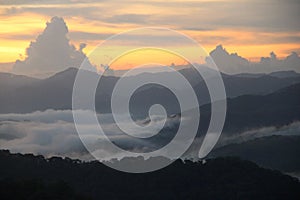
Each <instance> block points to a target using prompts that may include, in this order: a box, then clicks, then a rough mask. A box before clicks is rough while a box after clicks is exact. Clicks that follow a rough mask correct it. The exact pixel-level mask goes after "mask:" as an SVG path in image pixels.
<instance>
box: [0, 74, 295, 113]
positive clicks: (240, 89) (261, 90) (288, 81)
mask: <svg viewBox="0 0 300 200" xmlns="http://www.w3.org/2000/svg"><path fill="white" fill-rule="evenodd" d="M77 70H78V69H76V68H69V69H67V70H65V71H62V72H59V73H57V74H55V75H54V76H51V77H49V78H46V79H35V78H30V77H26V76H19V75H13V74H8V73H0V102H1V105H0V113H27V112H33V111H37V110H46V109H71V108H72V106H71V102H72V89H73V83H74V80H75V76H76V73H77ZM162 73H172V72H161V73H156V74H155V76H160V75H162ZM180 73H182V74H183V75H184V76H185V77H186V78H187V79H188V80H189V81H190V83H191V85H192V86H193V88H194V90H195V92H196V94H197V96H198V99H199V102H200V105H204V104H206V103H208V102H210V98H209V94H208V90H207V88H206V84H205V82H204V81H203V79H202V78H201V76H200V75H198V74H197V73H195V70H194V69H191V68H190V69H182V70H180ZM146 76H147V77H148V76H154V74H150V73H143V74H139V75H136V76H131V77H127V79H128V80H129V81H131V80H132V81H134V80H135V79H143V78H145V77H146ZM222 76H223V80H224V84H225V88H226V93H227V96H228V97H229V98H233V97H237V96H241V95H246V94H249V95H265V94H269V93H272V92H274V91H276V90H278V89H281V88H284V87H287V86H290V85H293V84H295V83H299V82H300V74H297V73H295V72H276V73H272V74H263V75H261V76H254V77H250V76H243V75H226V74H222ZM211 78H214V77H213V73H212V77H211ZM118 79H119V77H113V76H104V77H103V78H101V81H100V83H99V85H98V89H97V93H96V109H97V111H98V112H101V113H108V112H111V109H110V98H111V93H112V90H113V88H114V85H115V83H116V82H117V81H118ZM178 90H179V92H183V93H184V92H185V90H184V88H181V89H178ZM154 94H155V95H154ZM153 103H160V104H162V105H164V106H166V108H167V111H168V114H175V113H178V112H179V107H178V102H177V101H176V99H174V95H173V93H172V92H170V90H168V89H166V88H164V87H161V86H158V85H155V84H153V85H146V86H144V87H141V88H139V89H138V90H137V91H136V92H135V93H134V95H133V97H132V106H131V108H132V112H133V113H136V115H140V116H141V117H144V116H145V115H146V114H147V113H148V110H147V108H148V107H149V106H150V105H152V104H153Z"/></svg>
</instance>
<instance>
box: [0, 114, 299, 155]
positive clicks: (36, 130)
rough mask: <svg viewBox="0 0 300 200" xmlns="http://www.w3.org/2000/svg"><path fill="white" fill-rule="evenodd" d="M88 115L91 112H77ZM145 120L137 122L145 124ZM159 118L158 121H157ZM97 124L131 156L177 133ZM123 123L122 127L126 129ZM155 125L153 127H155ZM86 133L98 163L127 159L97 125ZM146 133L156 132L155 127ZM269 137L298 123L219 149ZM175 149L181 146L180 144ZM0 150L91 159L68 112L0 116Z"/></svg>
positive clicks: (105, 119)
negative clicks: (133, 131)
mask: <svg viewBox="0 0 300 200" xmlns="http://www.w3.org/2000/svg"><path fill="white" fill-rule="evenodd" d="M80 112H82V113H83V114H88V112H91V111H80ZM147 120H148V119H146V120H141V121H138V122H137V123H144V122H145V121H147ZM159 120H160V118H159V117H157V120H156V121H159ZM98 121H100V123H101V126H102V128H103V130H104V132H105V134H106V136H107V137H108V138H109V139H110V140H111V141H112V142H113V143H115V144H118V145H119V146H121V147H122V148H123V149H126V150H128V151H131V152H148V151H152V150H155V149H158V148H161V146H162V145H164V144H165V142H166V141H168V140H169V139H172V133H173V132H174V130H176V128H175V127H176V125H177V124H178V123H179V118H171V119H168V120H167V122H166V125H165V129H164V130H163V131H162V132H160V133H159V134H161V135H159V137H157V138H155V139H152V140H144V139H141V138H134V137H128V135H126V134H124V133H123V132H122V131H121V130H120V129H119V128H118V126H117V125H116V124H115V122H114V120H113V117H112V115H111V114H98ZM126 123H129V122H126V121H124V124H125V125H126ZM154 125H155V123H154ZM82 126H84V128H85V129H86V132H87V133H89V134H88V135H87V137H89V139H90V140H92V141H97V144H96V145H97V151H98V152H99V151H101V156H102V157H101V159H103V160H110V159H113V158H117V159H121V158H123V157H126V156H127V155H126V153H124V152H121V153H120V152H118V153H116V152H112V151H110V150H108V149H107V146H106V143H105V142H104V140H102V139H103V138H101V137H100V135H99V134H98V132H97V130H98V129H97V125H94V124H90V123H88V122H87V123H85V124H82ZM149 131H158V130H156V129H155V126H154V128H153V129H151V130H149V129H148V130H147V131H145V132H144V133H140V134H145V135H147V134H148V133H149ZM271 135H300V122H294V123H292V124H290V125H286V126H283V127H279V128H278V127H263V128H260V129H255V130H250V131H246V132H243V133H240V134H238V135H234V136H226V134H224V135H222V136H221V140H220V141H219V143H218V146H223V145H226V144H230V143H239V142H243V141H247V140H252V139H255V138H258V137H265V136H271ZM202 139H203V138H196V141H195V142H194V144H193V146H192V147H191V148H190V150H189V151H188V152H187V153H186V154H185V155H184V156H183V157H185V158H194V159H196V158H197V155H198V154H197V153H198V151H199V148H200V145H201V144H202ZM178 145H181V144H180V142H179V143H178ZM0 147H1V149H9V150H10V151H12V152H14V153H17V152H18V153H34V154H42V155H44V156H46V157H50V156H63V157H64V156H67V157H71V158H79V159H83V160H92V159H94V158H93V157H92V156H91V155H90V154H89V152H88V151H87V150H86V148H85V147H84V145H83V144H82V142H81V140H80V138H79V136H78V134H77V131H76V128H75V125H74V123H73V115H72V111H71V110H46V111H43V112H41V111H38V112H33V113H27V114H0Z"/></svg>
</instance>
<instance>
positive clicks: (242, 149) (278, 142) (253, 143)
mask: <svg viewBox="0 0 300 200" xmlns="http://www.w3.org/2000/svg"><path fill="white" fill-rule="evenodd" d="M299 152H300V136H279V135H278V136H269V137H262V138H257V139H253V140H250V141H245V142H242V143H239V144H229V145H226V146H223V147H220V148H217V149H215V150H213V151H212V152H211V153H210V156H211V157H219V156H235V157H239V158H241V159H245V160H250V161H252V162H255V163H257V164H259V165H260V166H263V167H267V168H272V169H277V170H280V171H284V172H300V157H299Z"/></svg>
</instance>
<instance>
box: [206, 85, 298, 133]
mask: <svg viewBox="0 0 300 200" xmlns="http://www.w3.org/2000/svg"><path fill="white" fill-rule="evenodd" d="M200 111H201V120H202V123H203V124H207V123H208V122H209V120H210V105H209V104H208V105H204V106H201V107H200ZM299 120H300V84H295V85H292V86H289V87H286V88H283V89H280V90H278V91H276V92H274V93H272V94H268V95H263V96H258V95H243V96H239V97H236V98H232V99H228V101H227V114H226V120H225V125H224V129H223V132H224V133H225V134H238V133H239V132H242V131H246V130H251V129H256V128H262V127H267V126H276V127H280V126H283V125H286V124H289V123H292V122H294V121H299ZM200 128H201V130H202V131H203V130H205V128H206V127H205V126H203V127H200Z"/></svg>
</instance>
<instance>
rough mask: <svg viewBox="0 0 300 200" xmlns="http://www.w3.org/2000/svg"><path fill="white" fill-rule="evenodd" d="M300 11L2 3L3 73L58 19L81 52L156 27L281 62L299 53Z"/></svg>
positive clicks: (265, 5) (129, 2)
mask: <svg viewBox="0 0 300 200" xmlns="http://www.w3.org/2000/svg"><path fill="white" fill-rule="evenodd" d="M299 11H300V1H298V0H286V1H280V0H251V1H250V0H228V1H225V0H205V1H201V0H188V1H179V0H170V1H163V0H152V1H146V0H98V1H97V0H85V1H83V0H60V1H59V0H39V1H38V0H27V1H22V0H0V44H1V45H0V71H9V70H10V69H11V68H12V66H13V65H14V63H15V61H16V60H17V59H19V60H24V59H26V57H27V52H26V48H28V47H29V45H30V44H31V42H32V41H35V40H36V39H37V37H38V35H40V34H41V33H42V32H43V31H44V29H45V27H46V22H50V20H51V19H52V17H53V16H58V17H62V18H63V19H64V21H65V23H66V24H67V27H68V31H67V37H68V39H69V40H70V42H71V43H72V44H73V45H74V47H75V48H77V49H79V50H78V51H79V52H75V51H74V52H75V53H77V54H81V53H84V54H88V53H89V52H91V51H92V50H93V49H94V48H95V46H96V45H97V44H99V42H101V41H103V40H105V39H106V38H108V37H109V36H112V35H114V34H118V33H120V32H123V31H127V30H130V29H132V28H140V27H147V26H153V27H164V28H170V29H174V30H177V31H180V32H182V33H184V34H186V35H188V36H189V37H191V38H193V39H194V40H196V41H197V42H199V43H200V44H201V45H202V46H203V47H204V48H205V49H206V50H207V51H208V52H210V51H212V50H213V49H214V48H215V47H216V46H217V45H219V44H222V45H223V46H224V47H226V50H227V51H228V52H238V54H239V55H240V56H242V57H244V58H247V59H248V60H250V61H259V59H260V57H264V56H269V54H270V52H271V51H274V52H275V53H276V55H277V57H278V58H284V57H286V56H288V55H289V54H290V53H291V52H293V51H294V52H296V53H298V54H299V53H300V23H299V21H298V19H299V18H300V12H299ZM82 43H84V44H86V46H84V47H83V46H82V47H81V46H80V44H82ZM169 45H174V44H172V40H170V41H169ZM81 51H82V52H81ZM79 56H82V55H79ZM68 64H70V63H68Z"/></svg>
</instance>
